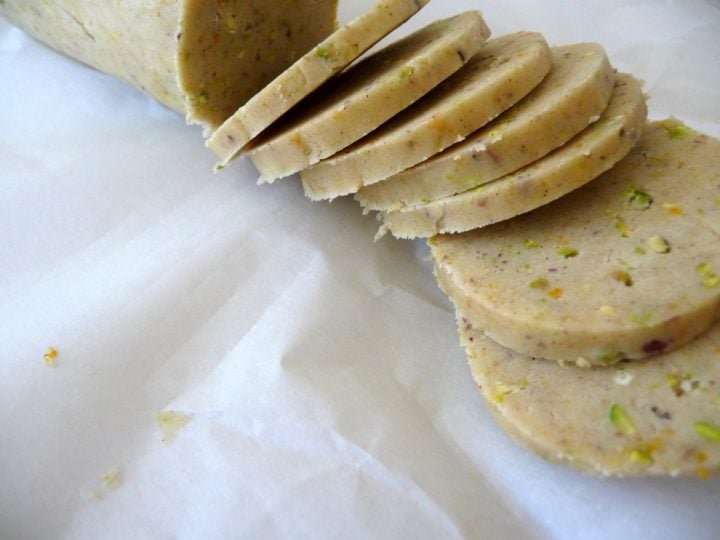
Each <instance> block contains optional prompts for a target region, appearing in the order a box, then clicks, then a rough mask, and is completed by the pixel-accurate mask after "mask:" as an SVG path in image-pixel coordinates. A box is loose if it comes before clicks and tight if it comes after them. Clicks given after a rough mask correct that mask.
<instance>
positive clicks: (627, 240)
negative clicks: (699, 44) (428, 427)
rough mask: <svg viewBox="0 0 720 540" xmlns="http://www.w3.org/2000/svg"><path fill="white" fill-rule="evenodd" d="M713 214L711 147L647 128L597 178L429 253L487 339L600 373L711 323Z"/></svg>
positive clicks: (715, 147)
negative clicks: (597, 368)
mask: <svg viewBox="0 0 720 540" xmlns="http://www.w3.org/2000/svg"><path fill="white" fill-rule="evenodd" d="M678 134H683V135H682V138H678V137H679V135H678ZM718 205H720V141H718V140H716V139H712V138H710V137H708V136H706V135H703V134H700V133H696V132H693V131H692V130H690V129H689V128H687V127H685V126H683V125H682V124H680V123H678V122H676V121H674V120H666V121H663V122H654V123H651V124H648V125H647V127H646V129H645V132H644V134H643V138H642V139H641V141H640V143H639V144H638V146H637V147H636V148H635V149H634V150H633V151H632V152H631V153H630V154H629V155H628V156H627V157H626V158H625V159H624V160H623V161H622V162H620V163H619V164H618V165H617V166H616V167H615V168H614V169H612V170H610V171H609V172H607V173H605V175H603V176H602V177H601V178H599V179H598V180H597V181H595V182H592V183H590V184H589V185H587V186H585V187H584V188H582V189H580V190H578V191H576V192H575V193H572V194H570V195H568V196H567V197H564V198H562V199H560V200H558V201H556V202H554V203H552V204H550V205H548V206H546V207H544V208H541V209H539V210H537V211H535V212H532V213H530V214H527V215H523V216H520V217H518V218H515V219H512V220H510V221H507V222H503V223H498V224H496V225H492V226H490V227H487V228H485V229H480V230H478V231H473V232H471V233H465V234H458V235H443V236H438V237H436V238H434V239H432V241H431V245H432V253H433V257H434V259H435V265H436V269H437V276H438V279H439V281H440V282H441V285H442V287H443V288H444V290H445V292H447V293H448V295H449V296H450V297H451V298H452V299H453V301H454V302H455V304H456V305H457V307H458V309H459V310H460V311H462V312H463V314H464V315H465V317H466V318H467V319H468V320H469V321H470V322H471V323H472V325H473V326H474V327H475V328H479V329H482V330H483V331H484V332H485V333H486V334H487V335H488V336H489V337H491V338H492V339H493V340H494V341H496V342H498V343H500V344H501V345H503V346H504V347H507V348H509V349H512V350H514V351H517V352H519V353H522V354H524V355H526V356H533V357H540V358H546V359H551V360H557V361H564V362H576V363H577V364H578V365H580V366H587V365H590V364H592V365H608V364H613V363H616V362H618V361H620V360H621V359H627V358H631V359H638V358H643V357H647V356H649V355H657V354H660V353H665V352H669V351H671V350H674V349H677V348H679V347H681V346H683V345H685V344H686V343H688V342H691V341H692V340H693V339H696V338H697V336H698V335H700V334H702V332H704V331H705V330H707V329H708V328H709V327H710V326H712V325H713V324H716V323H717V322H718V321H720V237H718V233H717V231H716V227H717V226H718V225H719V224H720V222H719V221H718V220H720V212H718V211H717V209H713V208H712V207H713V206H718ZM713 223H714V225H713ZM719 383H720V382H719ZM718 392H719V393H720V388H719V390H718ZM718 451H719V452H720V448H718Z"/></svg>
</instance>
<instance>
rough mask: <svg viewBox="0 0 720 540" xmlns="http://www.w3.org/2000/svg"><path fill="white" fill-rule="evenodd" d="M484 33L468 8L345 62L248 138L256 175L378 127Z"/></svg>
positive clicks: (326, 151) (283, 169)
mask: <svg viewBox="0 0 720 540" xmlns="http://www.w3.org/2000/svg"><path fill="white" fill-rule="evenodd" d="M489 35H490V30H489V29H488V27H487V26H486V25H485V22H484V21H483V19H482V17H481V15H480V13H479V12H477V11H468V12H465V13H462V14H460V15H456V16H455V17H451V18H448V19H443V20H440V21H436V22H434V23H432V24H430V25H429V26H426V27H425V28H423V29H421V30H419V31H417V32H415V33H414V34H411V35H410V36H407V37H406V38H404V39H402V40H400V41H397V42H395V43H393V44H391V45H389V46H388V47H386V48H385V49H382V50H381V51H379V52H377V53H375V54H373V55H371V56H369V57H367V58H365V59H364V60H362V61H361V62H360V63H358V64H355V65H354V66H351V67H350V69H349V70H347V71H345V72H344V73H342V74H341V75H339V76H338V77H336V78H335V79H333V80H332V81H330V82H329V83H328V84H327V85H325V86H324V87H322V88H320V89H318V91H317V92H315V93H313V95H312V96H310V97H309V98H308V100H309V101H306V102H304V103H302V104H300V105H299V106H298V107H295V108H294V109H293V110H292V111H290V112H289V113H288V115H286V116H285V117H284V118H283V119H281V120H280V121H279V122H276V123H275V124H273V125H272V126H271V127H270V128H269V129H267V130H266V131H265V133H264V134H262V135H260V136H259V137H257V138H256V139H255V140H253V141H251V142H250V143H249V144H248V145H247V150H248V151H247V155H248V157H249V158H250V159H251V160H252V162H253V163H254V164H255V166H256V167H257V168H258V169H259V170H260V173H261V175H262V176H261V178H260V182H272V181H274V180H276V179H278V178H283V177H286V176H289V175H291V174H293V173H296V172H298V171H300V170H302V169H305V168H307V167H309V166H310V165H313V164H315V163H317V162H318V161H320V160H321V159H324V158H326V157H329V156H331V155H333V154H335V153H337V152H339V151H340V150H342V149H343V148H346V147H347V146H349V145H351V144H352V143H354V142H355V141H357V140H358V139H360V138H361V137H363V136H364V135H367V134H368V133H369V132H371V131H372V130H374V129H376V128H378V127H379V126H380V125H381V124H383V123H384V122H386V121H387V120H389V119H390V118H391V117H393V116H395V115H396V114H397V113H399V112H400V111H402V110H403V109H405V108H407V107H409V106H410V105H411V104H412V103H414V102H415V101H417V100H418V99H419V98H421V97H422V96H424V95H425V94H427V93H428V92H429V91H430V90H431V89H432V88H434V87H435V86H437V85H438V84H439V83H441V82H442V81H443V80H445V79H447V78H448V77H449V76H450V75H452V74H453V73H455V72H456V71H457V70H458V69H460V68H461V67H462V66H463V65H464V64H465V62H467V61H468V59H470V58H471V57H472V56H473V55H474V54H475V53H476V52H477V51H478V50H479V49H480V47H481V46H482V45H483V43H485V41H486V39H487V38H488V36H489Z"/></svg>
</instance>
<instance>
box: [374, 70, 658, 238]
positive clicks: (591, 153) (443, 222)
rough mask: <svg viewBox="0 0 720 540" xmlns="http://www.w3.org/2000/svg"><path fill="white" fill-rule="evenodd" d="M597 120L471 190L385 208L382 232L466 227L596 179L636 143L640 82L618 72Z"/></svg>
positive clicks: (427, 232)
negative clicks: (545, 152) (546, 151)
mask: <svg viewBox="0 0 720 540" xmlns="http://www.w3.org/2000/svg"><path fill="white" fill-rule="evenodd" d="M616 79H617V80H616V82H615V89H614V90H613V95H612V98H611V99H610V104H609V105H608V107H607V109H606V110H605V112H604V113H603V115H602V117H601V118H600V120H599V121H598V122H596V123H595V124H593V125H591V126H590V127H588V128H587V129H585V131H583V132H582V133H580V134H579V135H577V136H576V137H575V138H573V139H572V140H570V141H569V142H568V143H567V144H565V145H564V146H562V147H561V148H558V149H557V150H555V151H554V152H552V153H551V154H549V155H547V156H546V157H544V158H543V159H541V160H539V161H536V162H535V163H533V164H531V165H529V166H527V167H525V168H523V169H520V170H519V171H516V172H514V173H512V174H510V175H507V176H504V177H502V178H499V179H497V180H494V181H492V182H490V183H487V184H483V185H481V186H479V187H477V188H475V189H472V190H469V191H465V192H463V193H460V194H459V195H454V196H452V197H445V198H443V199H438V200H436V201H433V202H430V203H427V204H423V205H420V206H415V207H412V208H403V209H401V210H395V211H390V212H386V213H384V214H383V221H384V225H383V228H382V229H381V234H382V232H384V231H386V230H387V231H390V232H392V234H393V235H394V236H396V237H398V238H416V237H423V236H424V237H427V236H432V235H434V234H439V233H454V232H462V231H469V230H472V229H477V228H479V227H484V226H486V225H490V224H492V223H497V222H498V221H503V220H505V219H510V218H512V217H514V216H517V215H519V214H523V213H525V212H529V211H530V210H534V209H535V208H538V207H539V206H542V205H544V204H547V203H549V202H552V201H554V200H555V199H557V198H559V197H562V196H563V195H565V194H567V193H569V192H571V191H573V190H574V189H577V188H579V187H580V186H582V185H584V184H586V183H588V182H589V181H590V180H592V179H594V178H597V177H598V176H599V175H601V174H602V173H604V172H605V171H607V170H608V169H610V168H611V167H612V166H613V165H615V163H617V162H618V161H620V160H621V159H622V158H623V157H624V156H625V155H626V154H627V153H628V152H629V151H630V149H631V148H632V147H633V146H634V145H635V143H636V142H637V140H638V138H639V137H640V132H641V131H642V126H643V123H644V122H645V118H646V115H647V110H646V108H645V98H644V96H643V94H642V90H641V88H640V84H639V83H638V82H637V81H636V80H635V79H633V78H632V77H631V76H629V75H617V77H616Z"/></svg>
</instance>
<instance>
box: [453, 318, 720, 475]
mask: <svg viewBox="0 0 720 540" xmlns="http://www.w3.org/2000/svg"><path fill="white" fill-rule="evenodd" d="M458 325H459V327H460V337H461V341H462V343H463V345H464V346H465V348H466V351H467V354H468V357H469V361H470V367H471V369H472V374H473V377H474V378H475V381H476V382H477V384H478V387H479V388H480V391H481V393H482V395H483V397H484V398H485V400H486V401H487V402H488V405H489V406H490V408H491V409H492V411H493V412H494V413H495V415H496V417H497V419H498V421H499V422H500V424H501V425H502V427H503V428H504V429H505V430H506V431H507V432H508V433H509V434H510V435H511V436H512V437H514V438H515V439H517V440H518V441H519V442H521V443H523V444H525V445H527V446H528V447H529V448H531V449H532V450H533V451H535V452H537V453H538V454H540V455H541V456H542V457H544V458H545V459H548V460H550V461H556V462H559V463H563V464H565V465H570V466H571V467H575V468H578V469H581V470H583V471H585V472H588V473H591V474H597V475H603V476H656V475H672V476H677V475H697V476H699V477H700V478H703V479H704V478H708V477H709V476H710V475H712V474H718V473H720V406H718V405H719V403H720V402H719V401H718V400H720V389H719V388H718V385H717V381H719V380H720V326H715V327H713V328H712V329H711V330H710V331H709V332H707V333H706V334H704V335H703V336H701V337H700V338H698V339H697V340H695V341H693V342H692V343H690V344H688V345H685V346H684V347H683V348H681V349H679V350H677V351H674V352H671V353H667V354H663V355H662V356H659V357H657V358H654V359H652V360H646V361H639V362H632V363H629V364H623V365H618V366H614V367H595V368H590V369H581V368H579V367H576V366H560V365H558V364H555V363H553V362H545V361H543V360H536V359H532V358H529V357H526V356H522V355H520V354H517V353H514V352H512V351H511V350H509V349H506V348H503V347H501V346H500V345H497V344H496V343H494V342H493V341H492V340H491V339H489V338H487V337H486V336H484V335H483V334H482V333H481V332H479V331H477V330H476V329H474V328H473V327H472V326H471V325H469V324H467V323H466V322H465V321H463V316H462V314H461V313H458Z"/></svg>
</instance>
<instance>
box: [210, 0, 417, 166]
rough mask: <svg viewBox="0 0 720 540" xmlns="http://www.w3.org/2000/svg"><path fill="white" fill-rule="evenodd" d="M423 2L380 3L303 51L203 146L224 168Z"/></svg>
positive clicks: (388, 0) (390, 0)
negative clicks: (277, 121) (271, 125)
mask: <svg viewBox="0 0 720 540" xmlns="http://www.w3.org/2000/svg"><path fill="white" fill-rule="evenodd" d="M428 1H429V0H381V1H380V2H378V3H377V4H375V6H373V8H372V9H370V11H368V12H367V13H365V14H363V15H361V16H360V17H358V18H357V19H355V20H353V21H351V22H349V23H348V24H346V25H345V26H343V27H342V28H340V29H339V30H337V31H336V32H334V33H333V34H331V35H330V36H328V37H327V38H326V39H325V40H324V41H323V42H322V43H320V44H319V45H318V46H317V47H314V48H313V49H312V50H311V51H309V52H307V53H306V54H305V55H304V56H303V57H302V58H300V59H299V60H298V61H297V62H295V63H294V64H293V65H292V66H290V67H289V68H288V69H286V70H285V71H284V72H282V73H281V74H280V75H279V76H278V77H277V78H276V79H274V80H273V81H272V82H271V83H270V84H268V85H267V86H266V87H265V88H263V89H262V90H261V91H260V92H258V93H257V94H255V95H254V96H253V97H252V98H250V100H249V101H248V102H247V103H246V104H245V105H243V106H242V107H240V109H238V110H237V111H236V112H235V113H234V114H233V115H232V116H231V117H230V118H228V119H227V120H225V122H224V123H223V124H222V126H220V128H218V130H217V131H215V133H213V134H212V136H211V137H210V138H209V139H208V141H207V143H206V145H207V147H208V148H210V150H212V151H213V152H214V153H215V154H216V155H217V156H218V158H220V162H219V165H220V166H224V165H227V163H228V162H229V161H230V160H231V159H233V158H234V157H235V156H236V155H237V154H238V153H239V152H241V151H242V148H243V147H244V146H245V145H246V144H247V143H248V142H249V141H250V140H251V139H252V138H254V137H256V136H257V135H259V134H260V133H261V132H262V131H264V130H265V129H267V127H268V126H270V124H272V123H273V122H275V121H276V120H277V119H278V118H280V117H281V116H282V115H283V114H285V113H286V112H287V111H289V110H290V108H292V107H293V106H294V105H296V104H297V103H299V102H300V100H302V99H303V98H305V97H307V96H308V95H309V94H310V93H311V92H312V91H314V90H315V89H317V88H318V87H320V85H321V84H323V83H324V82H326V81H327V80H329V79H330V78H331V77H333V76H334V75H336V74H337V73H339V72H340V71H341V70H342V69H344V68H345V67H347V66H348V65H349V64H350V63H351V62H352V61H353V60H355V59H356V58H358V57H359V56H360V55H361V54H362V53H364V52H365V51H366V50H368V49H369V48H370V47H372V46H373V45H374V44H375V43H377V42H378V41H380V40H381V39H382V38H383V37H385V36H386V35H387V34H389V33H390V32H391V31H392V30H394V29H395V28H397V27H398V26H400V25H401V24H402V23H404V22H405V21H407V20H408V19H409V18H410V17H412V16H413V15H414V14H415V13H417V12H418V11H419V10H420V9H422V8H423V7H424V6H425V4H427V3H428Z"/></svg>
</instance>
